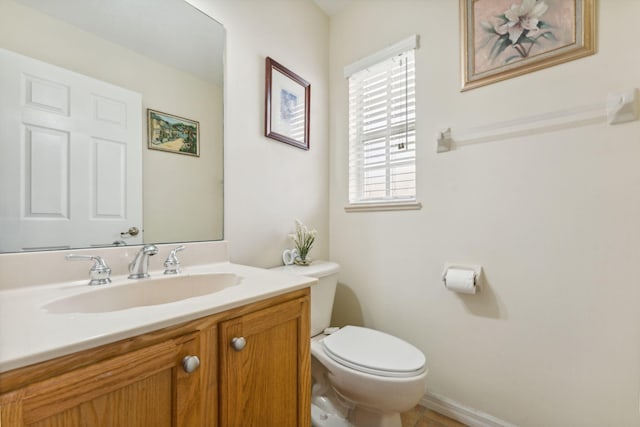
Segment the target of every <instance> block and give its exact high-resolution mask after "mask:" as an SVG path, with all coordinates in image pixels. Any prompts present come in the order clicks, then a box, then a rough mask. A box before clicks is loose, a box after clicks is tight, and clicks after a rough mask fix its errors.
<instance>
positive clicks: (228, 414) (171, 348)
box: [0, 289, 311, 427]
mask: <svg viewBox="0 0 640 427" xmlns="http://www.w3.org/2000/svg"><path fill="white" fill-rule="evenodd" d="M234 338H238V339H239V338H242V339H244V342H245V343H246V344H245V345H244V346H241V345H238V344H237V342H238V340H236V341H233V339H234ZM234 342H235V343H236V345H235V346H234V344H233V343H234ZM188 356H197V357H198V358H199V362H200V363H199V367H198V368H197V369H195V370H194V371H193V372H191V373H189V372H187V371H186V369H185V367H184V366H183V360H184V359H185V357H188ZM192 360H193V359H192ZM310 392H311V373H310V352H309V293H308V289H307V290H302V291H295V292H291V293H289V294H285V295H281V296H278V297H274V298H271V299H268V300H265V301H260V302H257V303H253V304H250V305H247V306H244V307H240V308H236V309H232V310H230V311H228V312H224V313H218V314H215V315H212V316H208V317H205V318H202V319H198V320H195V321H191V322H188V323H185V324H182V325H178V326H175V327H171V328H166V329H163V330H160V331H155V332H152V333H149V334H144V335H141V336H138V337H134V338H130V339H127V340H124V341H120V342H117V343H113V344H109V345H106V346H102V347H99V348H96V349H91V350H86V351H83V352H80V353H76V354H73V355H69V356H64V357H61V358H58V359H55V360H51V361H47V362H43V363H40V364H37V365H32V366H29V367H25V368H20V369H16V370H14V371H9V372H5V373H2V374H0V393H1V394H0V425H2V426H3V427H13V426H37V427H49V426H51V427H54V426H55V427H68V426H71V427H75V426H78V427H80V426H92V427H93V426H114V427H115V426H118V427H120V426H128V427H136V426H140V427H147V426H154V427H156V426H158V427H161V426H173V427H181V426H185V427H197V426H203V427H205V426H206V427H216V426H220V427H234V426H236V427H249V426H261V427H268V426H274V427H275V426H278V427H288V426H289V427H309V426H310V425H311V421H310V415H309V412H310Z"/></svg>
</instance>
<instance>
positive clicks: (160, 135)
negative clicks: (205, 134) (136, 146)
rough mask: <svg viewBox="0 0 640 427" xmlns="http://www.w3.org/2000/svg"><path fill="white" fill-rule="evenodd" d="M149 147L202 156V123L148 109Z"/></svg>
mask: <svg viewBox="0 0 640 427" xmlns="http://www.w3.org/2000/svg"><path fill="white" fill-rule="evenodd" d="M147 139H148V144H147V147H148V148H149V149H151V150H160V151H168V152H170V153H177V154H186V155H189V156H196V157H200V123H198V122H196V121H194V120H189V119H185V118H184V117H178V116H174V115H173V114H167V113H162V112H160V111H155V110H151V109H147Z"/></svg>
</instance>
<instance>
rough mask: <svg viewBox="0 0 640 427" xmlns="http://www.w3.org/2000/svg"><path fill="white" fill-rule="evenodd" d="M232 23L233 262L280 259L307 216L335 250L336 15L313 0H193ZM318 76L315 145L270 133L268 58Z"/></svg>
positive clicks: (228, 172)
mask: <svg viewBox="0 0 640 427" xmlns="http://www.w3.org/2000/svg"><path fill="white" fill-rule="evenodd" d="M190 2H191V3H192V4H194V5H195V6H197V7H199V8H200V9H202V10H203V11H204V12H205V13H208V14H209V15H211V16H213V17H215V18H216V19H218V20H219V21H220V22H222V23H223V24H224V26H225V29H226V35H227V43H226V50H227V52H226V64H225V76H226V77H225V91H226V94H225V239H226V240H229V242H230V252H231V259H232V261H234V262H240V263H246V264H251V265H256V266H262V267H268V266H274V265H277V264H281V263H282V261H281V254H282V251H283V250H284V249H285V248H287V247H291V246H292V245H291V242H290V241H289V240H288V238H287V234H288V233H291V232H293V230H294V219H296V218H298V219H300V220H301V221H302V222H304V223H305V224H308V225H309V226H310V227H313V228H316V229H317V230H318V238H317V240H316V244H315V245H314V247H313V249H312V250H311V253H310V256H311V257H313V258H325V257H326V256H327V255H328V250H329V241H328V235H329V219H328V203H329V196H328V195H329V181H328V175H327V173H328V168H329V165H328V161H329V140H328V110H327V106H328V102H329V101H328V94H329V92H328V91H329V89H328V85H329V75H328V70H329V66H328V63H329V56H328V55H329V51H328V46H329V20H328V18H327V17H326V16H325V15H324V14H323V13H322V12H321V11H320V10H319V9H318V8H317V7H316V6H315V4H314V3H313V2H312V1H310V0H269V1H264V0H234V1H229V0H190ZM267 56H270V57H271V58H273V59H274V60H276V61H277V62H279V63H280V64H282V65H284V66H285V67H287V68H289V69H290V70H292V71H293V72H295V73H297V74H298V75H300V76H301V77H303V78H304V79H306V80H307V81H308V82H309V83H311V123H310V125H311V127H310V130H311V136H310V145H311V149H310V150H309V151H304V150H301V149H298V148H295V147H292V146H290V145H287V144H284V143H281V142H278V141H276V140H273V139H269V138H265V137H264V91H265V82H264V79H265V58H266V57H267Z"/></svg>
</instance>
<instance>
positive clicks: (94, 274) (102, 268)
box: [64, 254, 111, 285]
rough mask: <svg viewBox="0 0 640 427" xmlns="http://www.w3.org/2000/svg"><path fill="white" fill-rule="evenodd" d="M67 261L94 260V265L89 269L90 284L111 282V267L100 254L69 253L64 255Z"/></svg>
mask: <svg viewBox="0 0 640 427" xmlns="http://www.w3.org/2000/svg"><path fill="white" fill-rule="evenodd" d="M64 258H65V259H66V260H67V261H77V260H80V261H94V262H95V263H94V264H93V267H91V270H89V285H106V284H108V283H111V278H110V277H109V276H110V275H111V268H109V266H108V265H107V263H106V262H105V260H104V259H103V258H102V257H101V256H98V255H75V254H68V255H66V256H65V257H64Z"/></svg>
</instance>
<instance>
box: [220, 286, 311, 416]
mask: <svg viewBox="0 0 640 427" xmlns="http://www.w3.org/2000/svg"><path fill="white" fill-rule="evenodd" d="M309 333H310V331H309V298H308V297H304V298H300V299H297V300H293V301H289V302H286V303H283V304H280V305H276V306H273V307H270V308H267V309H264V310H261V311H258V312H255V313H251V314H248V315H245V316H242V317H239V318H237V319H232V320H229V321H227V322H224V323H222V324H221V325H220V335H219V337H220V344H219V348H220V364H221V366H220V425H221V426H225V427H252V426H253V427H309V426H311V420H310V411H311V403H310V399H311V371H310V363H311V361H310V351H309V344H310V341H309V340H310V338H309ZM234 338H241V339H244V342H245V343H246V344H245V346H244V348H241V347H242V345H241V344H239V345H238V344H236V347H237V348H234V344H233V339H234Z"/></svg>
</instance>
